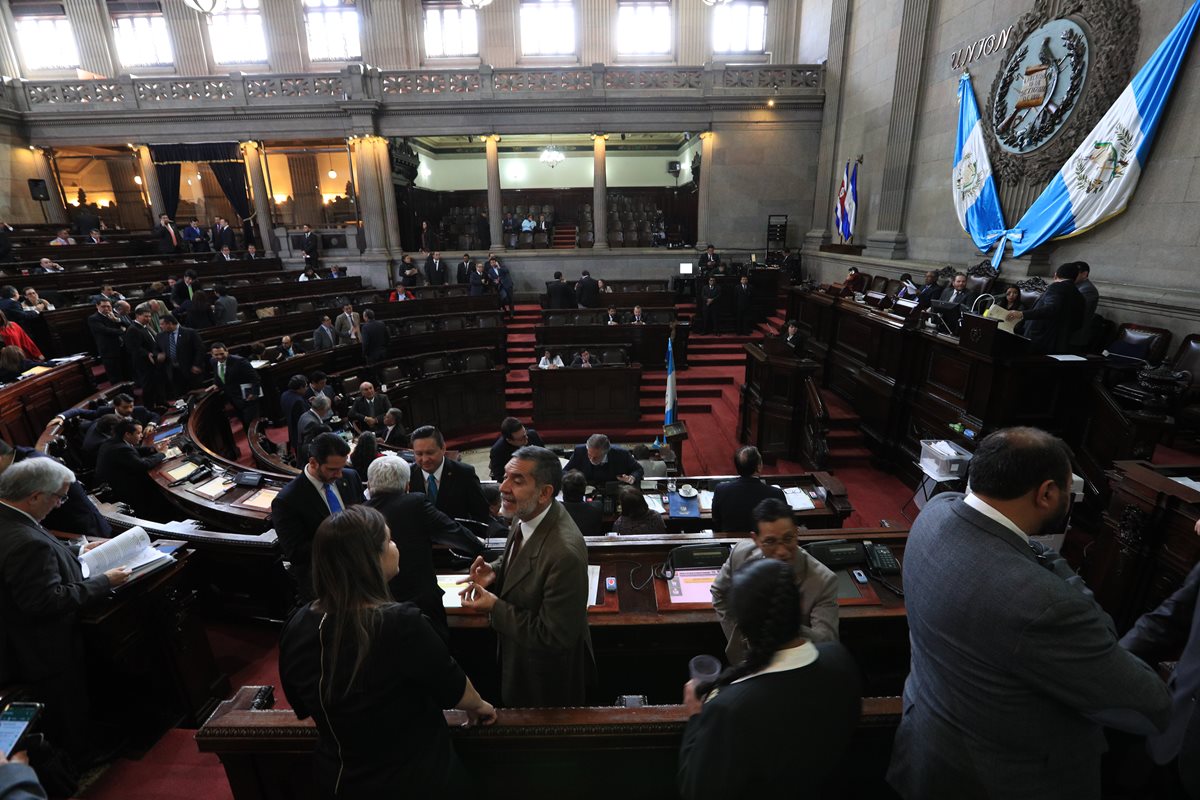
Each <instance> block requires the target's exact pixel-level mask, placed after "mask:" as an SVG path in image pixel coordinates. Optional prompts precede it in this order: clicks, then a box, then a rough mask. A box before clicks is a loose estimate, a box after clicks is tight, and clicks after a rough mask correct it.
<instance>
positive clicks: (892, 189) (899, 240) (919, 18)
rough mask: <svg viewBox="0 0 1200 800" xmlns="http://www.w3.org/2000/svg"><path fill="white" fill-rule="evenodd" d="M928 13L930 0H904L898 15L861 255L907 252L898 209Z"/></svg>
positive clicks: (904, 193) (904, 190)
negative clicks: (883, 142) (879, 167)
mask: <svg viewBox="0 0 1200 800" xmlns="http://www.w3.org/2000/svg"><path fill="white" fill-rule="evenodd" d="M929 17H930V0H905V3H904V15H903V17H901V19H900V47H899V54H898V56H897V58H896V83H895V86H894V87H893V89H892V113H891V118H890V119H889V120H888V131H887V154H886V155H885V156H884V164H883V182H882V184H881V185H880V195H879V211H878V213H877V214H876V216H875V230H874V231H873V232H872V233H871V235H870V236H868V237H867V242H866V244H867V249H866V250H865V251H864V255H872V256H883V257H884V258H905V257H907V255H908V236H907V235H906V234H905V233H904V214H905V211H906V209H907V204H908V177H909V175H910V173H911V169H910V165H909V161H910V159H911V158H912V149H913V132H914V131H915V130H916V126H917V104H918V103H920V102H921V67H922V65H923V64H924V63H925V49H926V47H925V45H926V42H927V41H928V39H929V35H928V34H929Z"/></svg>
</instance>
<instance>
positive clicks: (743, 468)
mask: <svg viewBox="0 0 1200 800" xmlns="http://www.w3.org/2000/svg"><path fill="white" fill-rule="evenodd" d="M733 466H734V468H735V469H736V470H737V474H738V477H737V478H734V479H733V480H731V481H724V482H722V483H718V484H717V486H716V488H715V489H714V490H713V502H712V521H713V530H714V531H736V532H738V533H745V532H746V531H752V530H754V509H755V507H756V506H757V505H758V504H759V503H761V502H762V501H763V500H766V499H767V498H768V497H773V498H775V499H776V500H782V501H784V502H787V498H786V497H785V496H784V494H783V489H779V488H776V487H774V486H768V485H767V484H766V483H765V482H764V481H763V479H762V478H760V477H759V474H758V471H759V470H760V469H761V468H762V455H761V454H760V453H759V452H758V448H757V447H753V446H750V445H747V446H745V447H739V448H738V450H737V453H735V454H734V456H733Z"/></svg>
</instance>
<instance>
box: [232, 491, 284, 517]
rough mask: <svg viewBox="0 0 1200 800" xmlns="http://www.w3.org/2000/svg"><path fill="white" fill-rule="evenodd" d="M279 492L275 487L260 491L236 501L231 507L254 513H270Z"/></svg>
mask: <svg viewBox="0 0 1200 800" xmlns="http://www.w3.org/2000/svg"><path fill="white" fill-rule="evenodd" d="M279 492H280V490H279V489H276V488H274V487H267V488H264V489H259V490H258V491H257V492H253V493H251V494H249V495H247V496H245V497H243V498H241V499H240V500H235V501H234V502H232V503H230V504H229V505H231V506H237V507H238V508H246V509H250V510H252V511H270V510H271V503H272V502H273V501H274V500H275V498H276V497H277V496H278V495H279Z"/></svg>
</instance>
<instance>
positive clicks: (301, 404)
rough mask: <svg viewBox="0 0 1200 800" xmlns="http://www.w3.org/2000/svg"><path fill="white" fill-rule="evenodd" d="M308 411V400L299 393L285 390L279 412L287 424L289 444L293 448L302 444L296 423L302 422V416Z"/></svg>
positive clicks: (280, 400)
mask: <svg viewBox="0 0 1200 800" xmlns="http://www.w3.org/2000/svg"><path fill="white" fill-rule="evenodd" d="M307 410H308V400H307V399H306V398H305V397H304V395H302V394H300V393H299V392H294V391H292V390H291V389H285V390H284V391H283V392H282V393H281V394H280V395H279V411H280V413H282V414H283V420H284V422H285V423H287V429H288V442H290V443H291V445H292V446H293V447H295V446H296V445H298V444H300V438H299V436H298V435H297V433H296V423H297V422H299V421H300V415H301V414H303V413H304V412H305V411H307Z"/></svg>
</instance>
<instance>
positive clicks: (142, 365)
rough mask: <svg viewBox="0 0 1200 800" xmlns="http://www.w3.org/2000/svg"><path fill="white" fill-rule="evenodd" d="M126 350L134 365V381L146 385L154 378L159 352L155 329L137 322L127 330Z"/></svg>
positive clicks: (139, 384)
mask: <svg viewBox="0 0 1200 800" xmlns="http://www.w3.org/2000/svg"><path fill="white" fill-rule="evenodd" d="M125 352H126V353H127V354H128V355H129V361H130V363H131V364H132V365H133V377H134V382H135V383H137V385H138V386H145V385H146V383H147V382H148V381H150V380H153V378H154V370H155V369H156V366H155V361H154V357H155V356H156V355H157V354H158V343H157V342H156V341H155V340H154V331H152V330H150V329H149V328H147V327H145V326H143V325H139V324H137V323H136V322H135V323H133V324H132V325H130V326H129V328H128V329H127V330H126V331H125Z"/></svg>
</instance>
